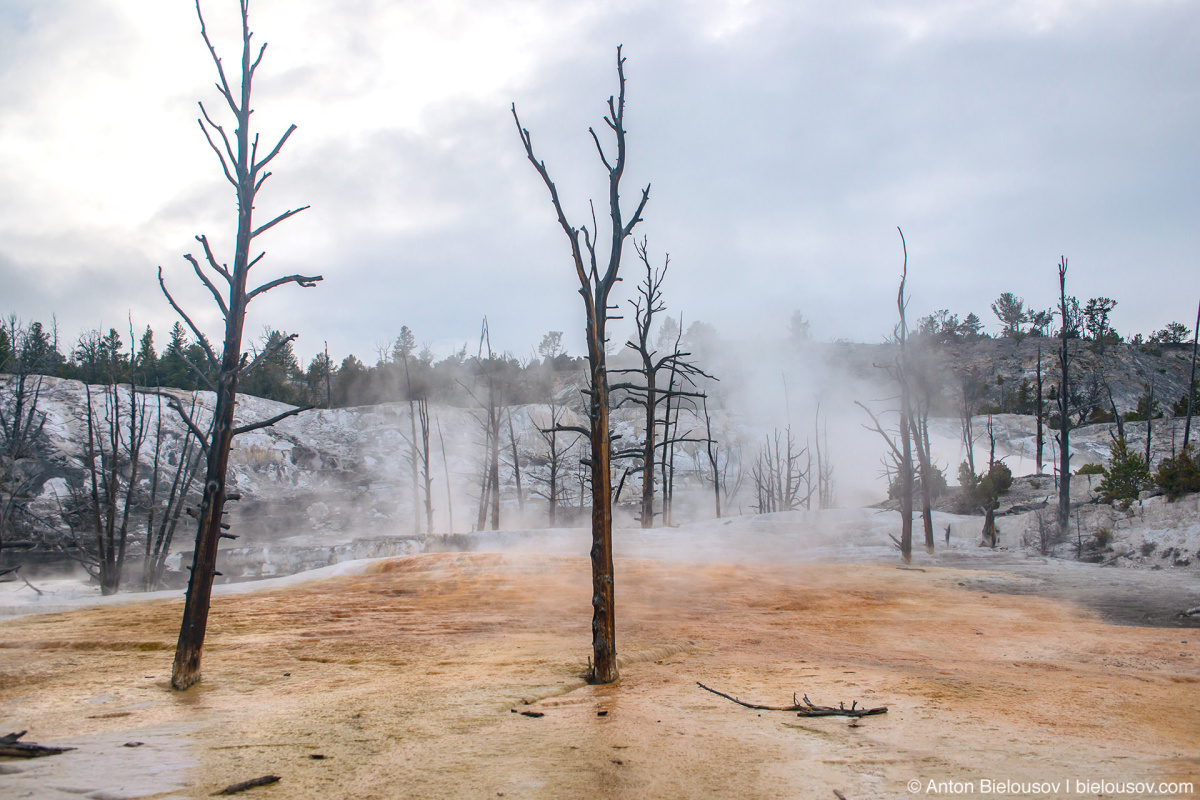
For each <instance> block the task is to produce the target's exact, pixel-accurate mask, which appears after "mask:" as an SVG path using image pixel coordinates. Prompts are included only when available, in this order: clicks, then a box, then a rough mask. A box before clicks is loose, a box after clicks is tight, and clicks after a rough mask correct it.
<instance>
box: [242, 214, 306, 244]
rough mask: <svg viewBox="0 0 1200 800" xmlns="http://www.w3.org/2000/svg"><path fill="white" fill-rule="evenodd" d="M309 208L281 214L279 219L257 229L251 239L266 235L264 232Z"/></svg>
mask: <svg viewBox="0 0 1200 800" xmlns="http://www.w3.org/2000/svg"><path fill="white" fill-rule="evenodd" d="M307 208H310V206H301V207H300V208H293V209H292V210H291V211H285V212H283V213H282V214H280V215H279V216H278V217H276V218H275V219H273V220H271V221H270V222H268V223H267V224H266V225H261V226H259V227H258V228H256V229H255V230H254V232H253V233H251V234H250V238H251V239H253V238H255V237H256V236H258V235H259V234H260V233H264V232H266V231H268V230H270V229H271V228H274V227H275V226H276V225H278V224H279V223H281V222H283V221H284V220H285V219H287V218H288V217H294V216H296V215H297V214H299V213H300V212H301V211H304V210H305V209H307Z"/></svg>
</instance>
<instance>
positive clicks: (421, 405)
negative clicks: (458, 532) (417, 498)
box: [417, 395, 433, 533]
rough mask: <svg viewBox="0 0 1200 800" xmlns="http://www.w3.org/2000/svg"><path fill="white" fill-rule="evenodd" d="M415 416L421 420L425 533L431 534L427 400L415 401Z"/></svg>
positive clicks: (431, 489) (431, 500) (431, 494)
mask: <svg viewBox="0 0 1200 800" xmlns="http://www.w3.org/2000/svg"><path fill="white" fill-rule="evenodd" d="M417 416H418V418H419V419H420V420H421V477H422V479H423V482H424V484H425V532H426V533H433V475H431V474H430V472H429V399H428V398H426V397H425V395H421V398H420V400H418V401H417Z"/></svg>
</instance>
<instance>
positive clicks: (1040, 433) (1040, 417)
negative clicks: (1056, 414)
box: [1036, 344, 1046, 475]
mask: <svg viewBox="0 0 1200 800" xmlns="http://www.w3.org/2000/svg"><path fill="white" fill-rule="evenodd" d="M1042 391H1043V387H1042V346H1041V344H1039V345H1038V356H1037V406H1036V409H1037V413H1036V416H1037V474H1038V475H1041V474H1042V462H1043V461H1044V460H1045V458H1044V455H1043V454H1044V452H1045V445H1046V432H1045V431H1046V428H1045V424H1046V423H1045V418H1044V411H1043V408H1044V407H1043V405H1042Z"/></svg>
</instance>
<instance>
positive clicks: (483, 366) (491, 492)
mask: <svg viewBox="0 0 1200 800" xmlns="http://www.w3.org/2000/svg"><path fill="white" fill-rule="evenodd" d="M485 347H486V348H487V359H486V360H484V357H483V353H484V348H485ZM496 362H497V358H496V354H495V352H493V351H492V338H491V333H490V332H489V330H488V321H487V317H484V318H483V327H482V328H481V329H480V333H479V353H478V354H477V355H476V357H475V363H476V368H477V370H478V375H479V376H480V377H482V378H483V381H484V386H485V388H486V390H487V391H486V392H485V393H484V395H483V397H479V396H477V395H476V394H475V392H474V390H472V389H471V388H470V387H468V386H466V385H463V384H460V385H462V386H463V388H464V389H466V391H467V394H469V395H470V396H471V399H473V400H474V401H475V402H476V403H478V404H479V408H480V410H481V411H482V412H483V416H482V417H477V418H476V419H478V421H479V424H480V426H481V427H482V429H483V434H484V441H483V450H484V458H483V474H482V481H481V484H480V490H479V515H478V517H477V519H476V521H475V530H477V531H481V530H483V526H484V524H486V522H487V514H488V509H489V507H490V508H491V512H492V530H494V531H497V530H500V417H501V408H500V397H499V389H498V387H497V385H496V383H497V381H496V374H495V373H496Z"/></svg>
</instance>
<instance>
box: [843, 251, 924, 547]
mask: <svg viewBox="0 0 1200 800" xmlns="http://www.w3.org/2000/svg"><path fill="white" fill-rule="evenodd" d="M896 230H897V231H899V232H900V245H901V247H902V248H903V249H904V266H903V268H902V269H901V272H900V289H899V291H897V292H896V310H897V311H898V312H899V316H900V321H899V322H898V323H897V325H896V344H897V345H898V352H897V355H896V362H895V363H894V364H893V365H892V366H890V367H888V372H889V373H890V374H891V376H892V378H893V379H894V380H895V381H896V383H897V384H899V387H900V427H899V430H898V431H897V437H893V436H892V435H891V434H890V433H888V432H887V431H886V430H884V427H883V425H882V424H881V423H880V421H879V418H878V417H877V416H875V413H874V412H873V411H871V409H869V408H867V407H866V406H865V405H863V404H862V403H860V402H858V401H857V400H856V401H855V405H857V406H858V407H860V408H861V409H862V410H863V411H866V412H867V415H868V416H870V417H871V423H872V424H871V425H869V426H866V427H867V428H869V429H870V430H873V431H875V432H876V433H878V434H879V435H880V436H881V437H882V438H883V440H884V442H885V443H886V444H887V446H888V450H889V451H890V456H891V459H892V463H893V465H894V466H895V467H896V484H897V486H898V487H899V492H900V539H899V540H896V539H895V537H892V538H893V540H894V541H896V544H897V545H898V546H899V548H900V555H901V557H902V558H903V559H904V563H906V564H907V563H909V562H910V561H912V512H913V484H914V481H913V453H912V448H913V442H912V439H913V403H912V387H911V380H912V376H911V374H910V372H909V363H908V352H907V345H908V324H907V322H906V319H905V316H906V312H907V310H908V300H907V299H906V298H905V296H904V286H905V283H906V282H907V281H908V244H907V243H906V242H905V241H904V231H901V230H900V228H896ZM896 438H899V442H897V441H896ZM885 466H886V462H885ZM889 473H890V470H889ZM890 477H891V476H890V474H889V485H890V484H891V479H890ZM930 535H931V534H930ZM929 539H930V537H929V536H927V541H929Z"/></svg>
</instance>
